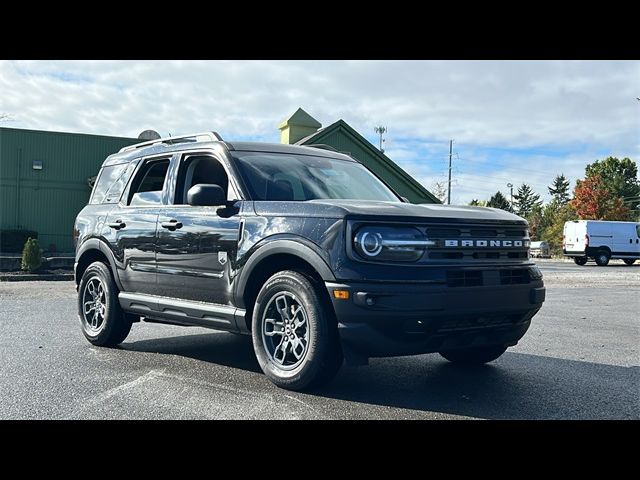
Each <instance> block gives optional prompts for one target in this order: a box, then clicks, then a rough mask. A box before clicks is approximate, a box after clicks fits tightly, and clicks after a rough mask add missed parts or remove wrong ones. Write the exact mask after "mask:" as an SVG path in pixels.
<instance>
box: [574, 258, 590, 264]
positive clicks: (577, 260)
mask: <svg viewBox="0 0 640 480" xmlns="http://www.w3.org/2000/svg"><path fill="white" fill-rule="evenodd" d="M573 261H574V262H576V265H586V263H587V257H573Z"/></svg>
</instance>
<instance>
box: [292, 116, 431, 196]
mask: <svg viewBox="0 0 640 480" xmlns="http://www.w3.org/2000/svg"><path fill="white" fill-rule="evenodd" d="M296 113H297V112H296ZM294 115H295V114H294ZM337 130H341V131H342V132H343V133H344V134H345V135H347V136H348V137H350V139H351V140H352V141H354V142H356V143H357V144H358V145H360V146H361V147H362V148H363V149H364V150H366V152H367V153H368V154H370V155H372V156H373V157H375V159H376V160H377V161H378V162H379V163H380V164H381V166H382V167H383V168H385V169H386V170H387V171H389V172H390V173H391V174H392V175H394V176H395V177H396V178H397V179H399V180H400V181H402V182H403V183H404V184H405V185H406V186H407V188H409V189H410V190H411V191H412V192H414V194H416V195H417V196H419V197H423V198H429V199H430V200H432V201H433V202H434V203H440V200H439V199H438V198H437V197H436V196H435V195H433V194H432V193H431V192H429V191H428V190H427V189H426V188H424V187H423V186H422V185H421V184H420V183H419V182H418V181H416V180H415V179H414V178H413V177H412V176H411V175H409V174H408V173H407V172H405V171H404V170H403V169H402V168H400V167H399V166H398V165H397V164H396V163H395V162H394V161H393V160H391V159H390V158H389V157H387V156H386V155H385V154H384V153H382V152H381V151H380V150H378V149H377V148H376V147H375V146H374V145H372V144H371V142H369V141H368V140H367V139H366V138H364V137H363V136H362V135H360V134H359V133H358V132H357V131H356V130H354V129H353V128H352V127H351V126H349V124H348V123H347V122H345V121H344V120H342V119H340V120H338V121H337V122H335V123H332V124H331V125H329V126H327V127H325V128H322V129H320V130H318V131H317V132H315V133H312V134H311V135H308V136H306V137H304V138H302V139H300V140H298V141H297V142H296V145H312V144H317V143H322V142H323V141H324V139H325V138H326V137H328V136H329V135H331V134H332V133H334V132H335V131H337Z"/></svg>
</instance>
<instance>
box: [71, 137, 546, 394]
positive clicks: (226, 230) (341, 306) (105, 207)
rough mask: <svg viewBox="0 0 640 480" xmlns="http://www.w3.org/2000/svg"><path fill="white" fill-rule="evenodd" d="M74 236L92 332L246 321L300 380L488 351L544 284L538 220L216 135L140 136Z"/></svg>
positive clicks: (103, 342)
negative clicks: (445, 201) (415, 196)
mask: <svg viewBox="0 0 640 480" xmlns="http://www.w3.org/2000/svg"><path fill="white" fill-rule="evenodd" d="M74 238H75V241H76V246H77V247H76V259H75V281H76V286H77V290H78V313H79V317H80V321H81V325H82V331H83V333H84V335H85V337H86V338H87V340H88V341H89V342H91V343H92V344H94V345H99V346H115V345H117V344H119V343H121V342H122V341H124V339H125V338H126V337H127V335H128V334H129V331H130V329H131V325H132V323H135V322H138V321H140V320H141V319H142V320H145V321H148V322H158V323H169V324H177V325H197V326H202V327H210V328H214V329H218V330H226V331H230V332H235V333H241V334H247V335H251V336H252V340H253V347H254V350H255V354H256V357H257V359H258V362H259V364H260V367H261V368H262V370H263V371H264V373H265V374H266V375H267V376H268V377H269V379H271V380H272V381H273V382H274V383H275V384H276V385H278V386H280V387H284V388H287V389H294V390H298V389H303V388H306V387H309V386H311V385H317V384H319V383H321V382H324V381H327V380H329V379H331V378H332V377H333V376H334V375H335V374H336V373H337V371H338V369H339V368H340V366H341V365H342V363H343V361H345V360H346V361H347V363H354V364H363V363H365V364H366V362H367V360H368V358H370V357H384V356H393V355H414V354H423V353H429V352H439V353H440V355H442V356H443V357H444V358H446V359H447V360H450V361H452V362H458V363H463V364H478V363H484V362H490V361H492V360H494V359H496V358H498V357H499V356H500V355H502V353H504V351H505V350H506V349H507V347H509V346H512V345H515V344H516V343H517V342H518V340H519V339H520V338H521V337H522V336H523V335H524V334H525V332H526V331H527V329H528V328H529V325H530V323H531V319H532V317H533V316H534V315H535V314H536V312H538V310H539V309H540V307H541V306H542V303H543V301H544V298H545V289H544V286H543V282H542V274H541V272H540V270H539V269H538V268H537V267H536V266H535V265H534V264H533V263H532V262H531V261H530V260H529V255H528V250H529V235H528V232H527V223H526V221H525V220H523V219H522V218H520V217H518V216H516V215H512V214H510V213H507V212H504V211H502V210H496V209H491V208H479V207H460V206H458V207H456V206H444V205H413V204H410V203H407V201H405V200H404V199H403V198H402V197H400V196H399V195H397V194H396V193H395V192H394V191H393V190H392V189H391V188H390V187H389V186H388V185H387V184H386V183H385V182H384V181H383V180H381V179H380V178H378V177H377V176H376V175H374V174H373V173H372V172H371V171H369V170H368V169H367V168H366V167H365V166H363V165H362V164H360V163H358V162H357V161H355V160H354V159H353V158H351V157H350V156H348V155H344V154H342V153H338V152H336V151H333V149H331V148H329V147H326V146H316V147H313V146H312V147H301V146H293V145H276V144H262V143H245V142H225V141H223V140H222V139H221V138H220V137H219V136H218V135H217V134H216V133H214V132H212V133H203V134H196V135H191V136H185V137H175V138H168V139H159V140H152V141H149V142H143V143H140V144H137V145H132V146H129V147H125V148H123V149H122V150H120V151H119V152H118V153H116V154H114V155H111V156H109V157H108V158H107V159H106V160H105V162H104V164H103V165H102V168H101V169H100V173H99V175H98V178H97V181H96V184H95V186H94V188H93V191H92V194H91V198H90V200H89V203H88V205H87V206H86V207H84V208H83V210H82V211H81V212H80V213H79V215H78V217H77V219H76V223H75V227H74Z"/></svg>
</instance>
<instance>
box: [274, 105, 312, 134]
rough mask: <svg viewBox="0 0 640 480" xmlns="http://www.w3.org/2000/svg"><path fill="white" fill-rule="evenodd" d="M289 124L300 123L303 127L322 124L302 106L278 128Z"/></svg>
mask: <svg viewBox="0 0 640 480" xmlns="http://www.w3.org/2000/svg"><path fill="white" fill-rule="evenodd" d="M287 125H298V126H301V127H310V128H316V129H317V128H320V127H321V126H322V124H321V123H320V122H318V121H317V120H316V119H315V118H313V117H312V116H311V115H309V114H308V113H307V112H305V111H304V110H303V109H302V108H298V109H297V110H296V111H295V112H293V115H291V116H290V117H288V118H286V119H285V120H284V121H283V122H282V123H281V124H280V125H278V128H279V129H280V130H282V129H283V128H285V127H286V126H287Z"/></svg>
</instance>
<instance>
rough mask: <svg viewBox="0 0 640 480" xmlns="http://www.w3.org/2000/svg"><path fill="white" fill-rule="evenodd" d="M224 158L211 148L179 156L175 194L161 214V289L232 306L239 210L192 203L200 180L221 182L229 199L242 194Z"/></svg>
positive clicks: (169, 294)
mask: <svg viewBox="0 0 640 480" xmlns="http://www.w3.org/2000/svg"><path fill="white" fill-rule="evenodd" d="M228 172H229V170H228V168H227V166H226V165H225V164H224V162H223V161H222V160H221V159H220V158H218V157H217V156H215V155H214V154H210V153H189V154H182V155H180V156H178V157H177V158H176V159H175V160H174V165H172V168H171V174H170V177H171V178H175V179H176V180H175V182H176V183H175V188H172V187H171V186H170V187H169V191H170V197H173V198H169V199H168V203H169V204H168V205H166V206H165V207H164V208H163V209H162V211H161V213H160V216H159V218H158V233H157V237H158V239H157V266H158V294H159V295H164V296H167V297H174V298H179V299H183V300H196V301H201V302H207V303H216V304H221V305H228V304H230V303H231V300H232V293H231V281H230V275H231V272H232V269H233V261H234V259H235V258H236V249H237V245H238V238H239V232H240V215H239V209H238V208H234V207H229V208H221V207H201V206H191V205H188V204H187V192H188V190H189V188H190V187H192V186H194V185H197V184H199V183H201V184H202V183H204V184H216V185H219V186H220V187H222V189H223V190H224V191H225V192H227V199H228V200H235V199H239V198H240V196H239V193H238V192H237V189H236V188H235V187H234V185H233V182H230V181H229V178H230V177H229V173H228Z"/></svg>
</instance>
